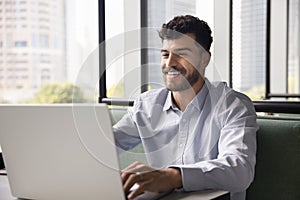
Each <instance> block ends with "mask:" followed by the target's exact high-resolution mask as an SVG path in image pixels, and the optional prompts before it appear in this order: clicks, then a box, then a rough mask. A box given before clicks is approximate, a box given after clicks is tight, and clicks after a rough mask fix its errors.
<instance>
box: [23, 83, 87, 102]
mask: <svg viewBox="0 0 300 200" xmlns="http://www.w3.org/2000/svg"><path fill="white" fill-rule="evenodd" d="M82 102H84V97H83V93H82V92H81V90H80V88H79V87H77V86H75V85H73V84H72V83H63V84H60V83H53V84H48V85H45V86H43V87H42V88H41V89H40V90H39V91H38V92H37V93H36V95H35V96H34V97H33V99H32V100H29V101H28V102H27V103H34V104H52V103H82Z"/></svg>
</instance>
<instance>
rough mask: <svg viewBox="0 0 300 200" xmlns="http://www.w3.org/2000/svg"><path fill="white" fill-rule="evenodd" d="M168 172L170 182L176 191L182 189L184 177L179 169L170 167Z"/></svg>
mask: <svg viewBox="0 0 300 200" xmlns="http://www.w3.org/2000/svg"><path fill="white" fill-rule="evenodd" d="M167 170H168V171H169V172H170V173H169V175H170V178H171V179H170V180H171V184H172V185H173V188H174V189H180V188H182V177H181V170H180V168H177V167H169V168H167Z"/></svg>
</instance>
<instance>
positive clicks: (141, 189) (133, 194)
mask: <svg viewBox="0 0 300 200" xmlns="http://www.w3.org/2000/svg"><path fill="white" fill-rule="evenodd" d="M148 183H149V181H145V182H140V183H138V184H139V187H138V188H137V189H135V190H133V191H132V192H131V193H130V194H129V195H128V199H134V198H135V197H137V196H139V195H140V194H143V193H144V191H146V190H147V185H148Z"/></svg>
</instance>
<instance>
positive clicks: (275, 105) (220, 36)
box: [98, 0, 300, 114]
mask: <svg viewBox="0 0 300 200" xmlns="http://www.w3.org/2000/svg"><path fill="white" fill-rule="evenodd" d="M214 1H215V2H217V1H218V0H214ZM283 1H284V0H282V2H281V3H284V2H283ZM285 1H286V4H287V5H286V8H287V10H286V11H287V15H285V20H286V23H288V2H289V0H285ZM220 3H221V4H220ZM147 5H148V0H140V16H141V28H143V27H147V17H148V12H147V9H148V7H147ZM215 5H217V6H216V7H215V8H214V10H215V13H218V15H217V16H216V17H215V20H216V21H215V24H216V27H217V29H216V30H215V37H214V40H215V52H214V55H215V60H214V62H215V63H216V64H217V63H218V60H219V61H220V62H221V61H222V63H223V65H222V66H223V67H224V68H223V69H224V73H225V74H226V77H227V78H225V79H227V80H226V81H228V82H229V86H230V87H231V86H232V48H231V47H232V0H224V1H221V2H220V1H218V2H217V3H215ZM279 8H281V7H280V5H274V2H273V3H272V4H271V0H267V31H266V34H267V37H266V38H267V41H266V45H267V47H266V51H267V52H266V55H267V58H266V83H265V85H266V91H265V100H262V101H253V103H254V106H255V109H256V111H257V112H272V113H273V112H279V113H297V114H300V101H278V100H276V101H272V100H273V99H271V98H286V99H287V98H290V97H293V98H300V94H288V93H287V90H286V92H285V93H272V92H271V87H272V82H271V78H272V77H271V64H272V62H274V55H273V54H272V53H273V52H271V46H272V50H273V48H275V47H274V45H275V46H276V44H275V41H276V40H278V38H276V36H275V37H274V34H275V30H274V29H272V27H271V26H272V21H275V20H274V19H275V14H274V15H272V13H276V9H279ZM98 9H99V11H98V16H99V44H101V43H102V42H104V41H105V0H98ZM220 11H221V13H220ZM218 16H219V17H218ZM224 16H225V17H224ZM224 19H227V20H225V23H224ZM218 24H222V27H220V28H218ZM224 27H225V30H224ZM273 27H274V26H273ZM224 31H225V33H226V34H225V36H224ZM282 31H285V32H287V31H288V28H287V27H286V28H285V29H283V30H282ZM283 34H287V33H283ZM271 38H272V40H271ZM141 41H142V43H143V44H145V43H146V42H147V36H145V35H141ZM218 41H219V42H221V43H219V42H218ZM287 42H288V37H286V41H285V42H284V44H285V45H287ZM216 45H217V46H216ZM286 47H287V46H286ZM284 49H286V48H284ZM285 51H286V50H285ZM220 52H228V53H227V54H224V53H222V54H221V53H220ZM147 53H148V52H147V49H145V48H144V49H142V50H141V65H144V64H146V63H147V62H148V57H147ZM285 53H287V52H285ZM105 55H106V54H105V45H100V52H99V58H100V62H99V72H100V73H99V74H101V77H99V98H98V102H99V103H106V104H108V105H119V106H132V105H133V103H134V100H132V99H127V98H108V97H107V89H106V73H105V70H106V60H105ZM224 59H225V61H226V62H225V66H224ZM285 59H287V56H286V58H285ZM285 63H286V67H287V60H286V62H285ZM145 66H146V65H145ZM286 76H287V75H286ZM285 78H286V83H285V84H288V83H287V77H285ZM147 80H148V69H147V68H143V69H141V82H142V83H145V84H142V89H141V92H145V91H147V88H148V85H147ZM285 87H287V85H285Z"/></svg>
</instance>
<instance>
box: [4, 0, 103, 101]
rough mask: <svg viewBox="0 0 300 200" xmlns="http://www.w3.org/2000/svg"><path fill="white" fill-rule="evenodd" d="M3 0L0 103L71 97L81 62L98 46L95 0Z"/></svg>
mask: <svg viewBox="0 0 300 200" xmlns="http://www.w3.org/2000/svg"><path fill="white" fill-rule="evenodd" d="M1 2H2V5H1V10H2V12H0V18H1V20H0V43H1V54H0V102H1V103H67V102H70V101H72V89H73V87H74V85H75V82H76V78H77V76H78V73H79V70H80V67H81V64H82V63H83V62H84V61H85V60H86V58H87V57H88V55H89V54H90V52H92V51H93V50H94V49H96V48H97V45H98V22H97V20H98V6H97V1H96V0H94V1H88V2H89V3H86V1H82V0H52V1H45V0H22V1H20V0H11V1H1ZM42 88H43V91H41V89H42ZM70 91H71V92H70ZM78 94H81V93H78ZM79 96H80V95H79ZM79 96H78V97H79ZM80 98H83V97H81V96H80ZM82 100H83V99H82Z"/></svg>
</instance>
